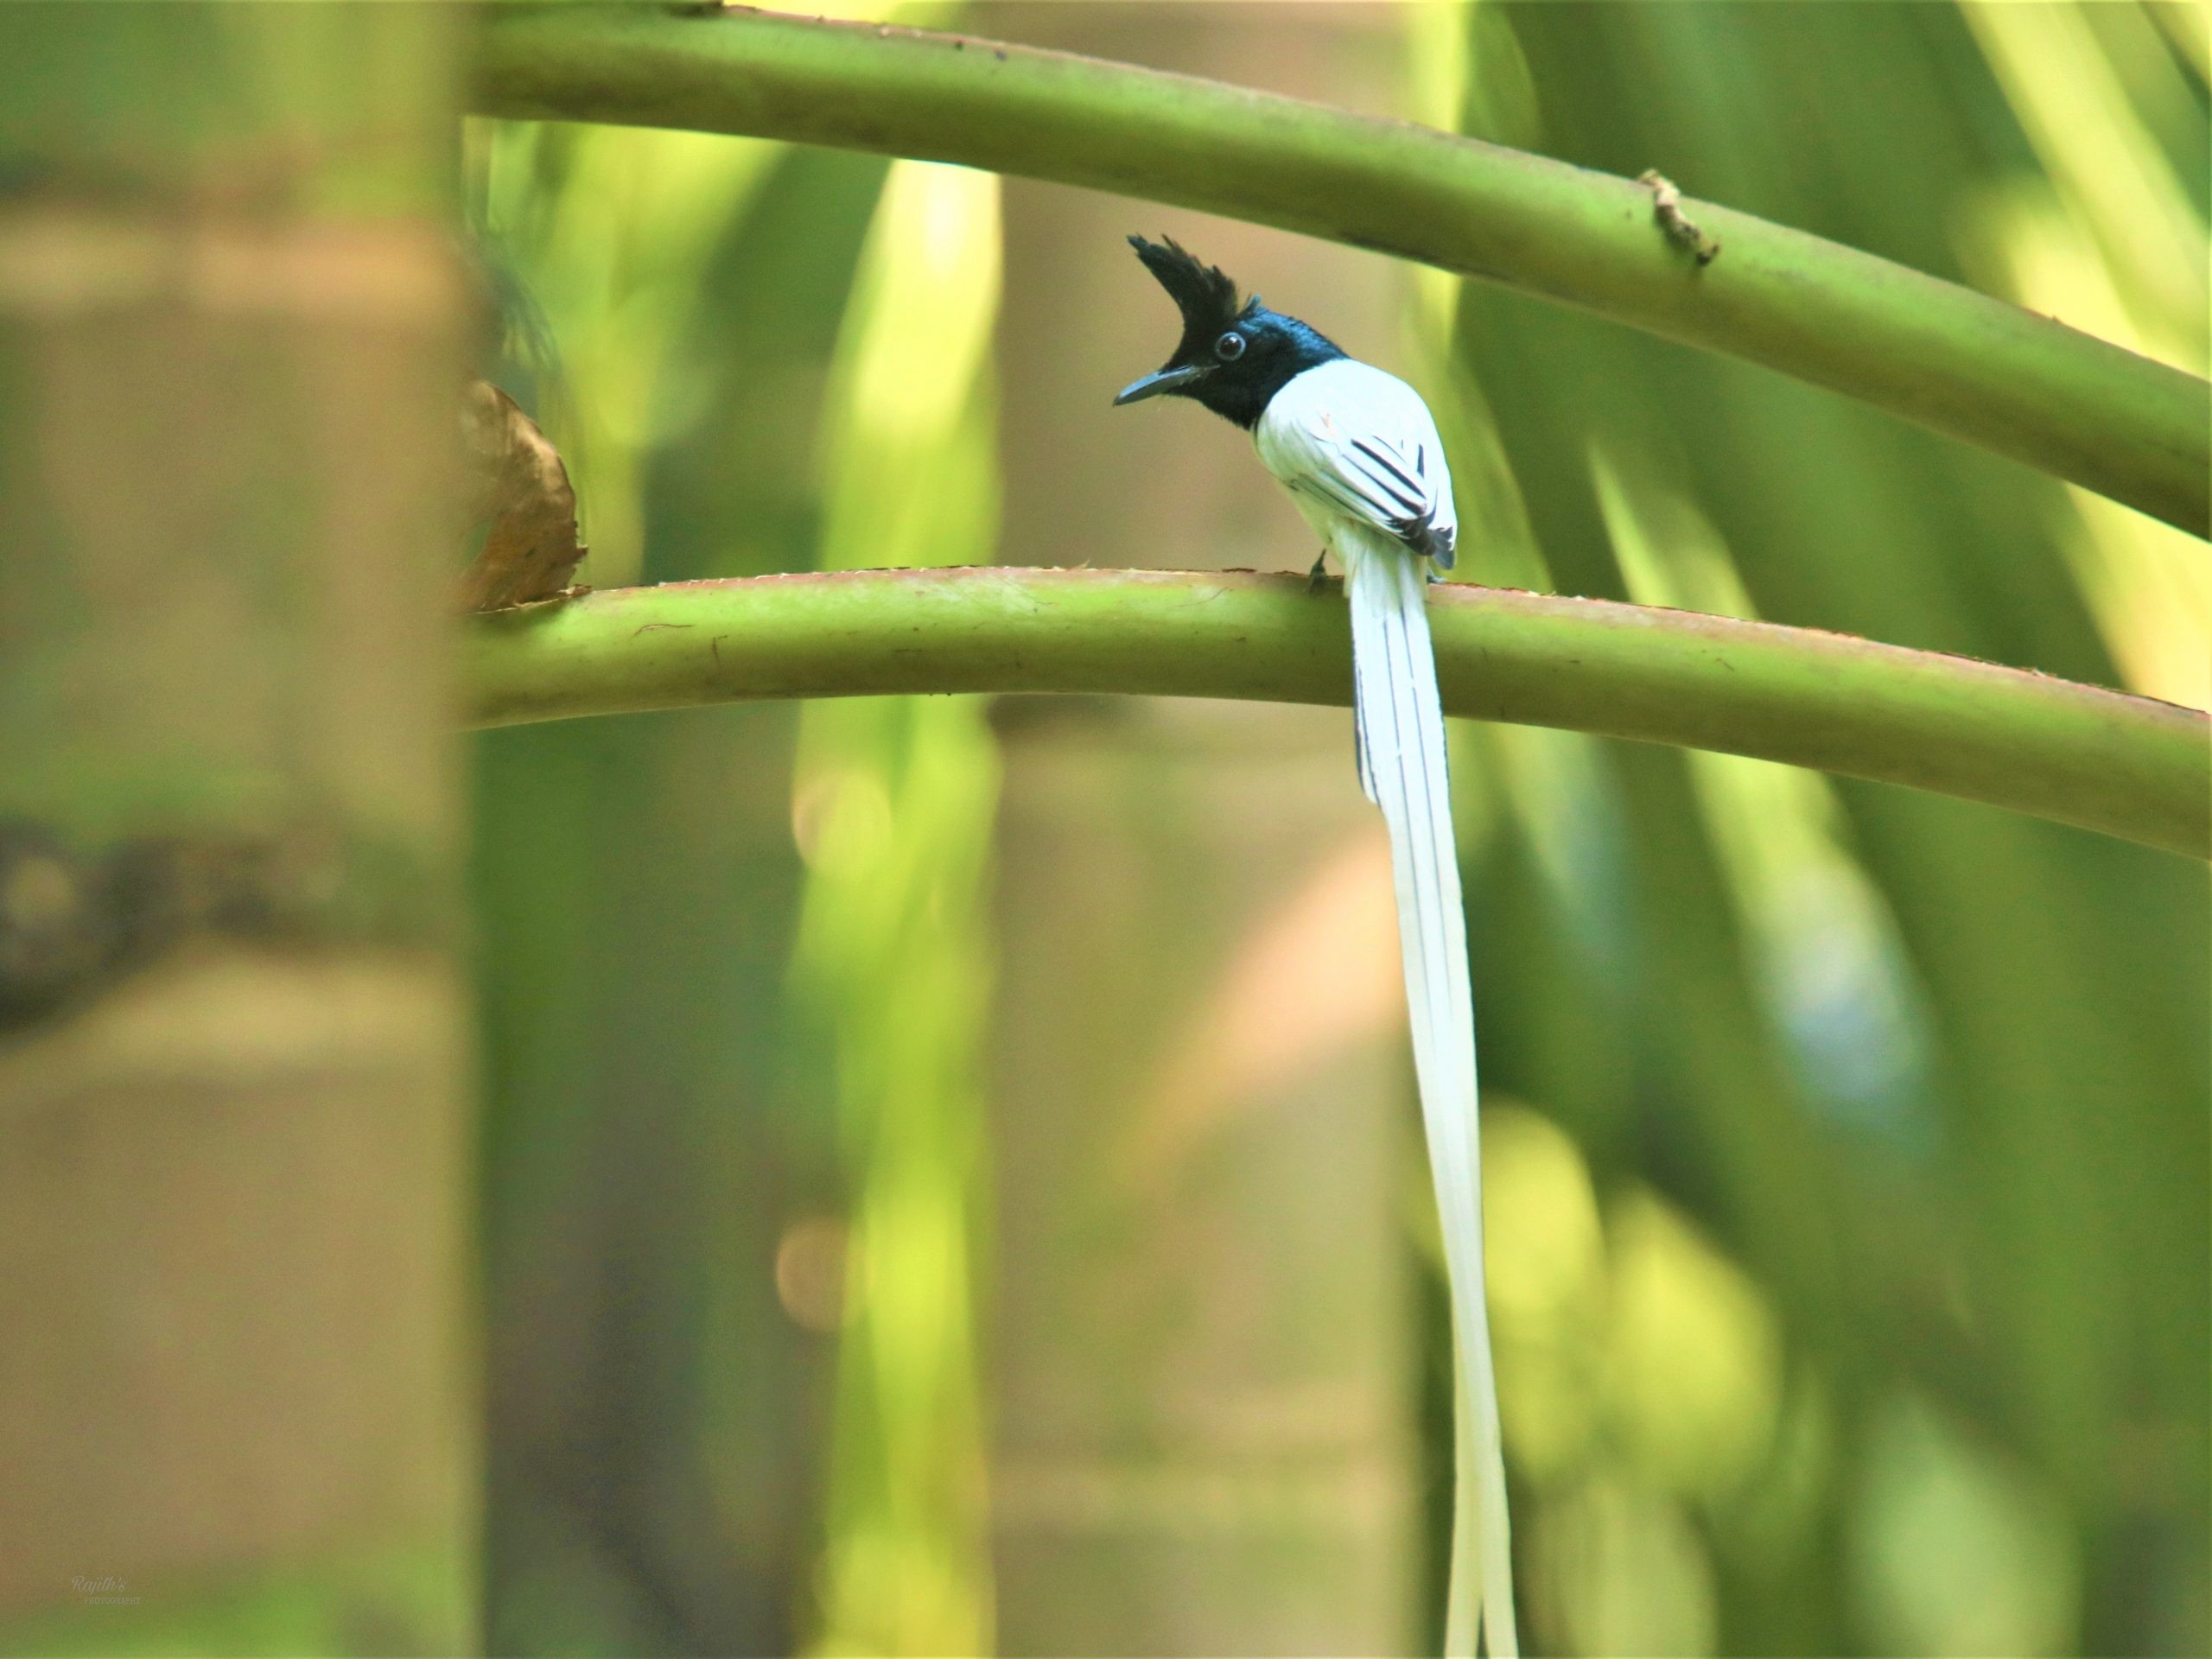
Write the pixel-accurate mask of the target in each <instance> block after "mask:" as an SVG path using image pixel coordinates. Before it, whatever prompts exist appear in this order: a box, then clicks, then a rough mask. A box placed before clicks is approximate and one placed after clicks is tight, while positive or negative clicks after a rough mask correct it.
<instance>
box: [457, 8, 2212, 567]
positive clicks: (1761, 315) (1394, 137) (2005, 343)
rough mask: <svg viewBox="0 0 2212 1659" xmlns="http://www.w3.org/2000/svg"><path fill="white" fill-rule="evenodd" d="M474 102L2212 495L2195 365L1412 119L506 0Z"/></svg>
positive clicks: (796, 26)
mask: <svg viewBox="0 0 2212 1659" xmlns="http://www.w3.org/2000/svg"><path fill="white" fill-rule="evenodd" d="M475 107H476V108H477V109H478V110H479V111H483V112H485V113H487V114H492V115H501V116H513V117H523V118H548V119H554V120H569V121H603V122H617V123H624V124H631V125H641V126H662V127H683V128H690V129H696V130H702V131H709V132H729V133H745V134H751V135H753V136H757V137H769V138H783V139H790V140H793V141H796V142H798V143H814V144H830V145H836V146H840V147H843V148H847V149H866V150H873V151H877V152H880V153H883V154H887V155H895V156H918V157H921V158H923V159H925V160H931V161H942V162H962V163H964V164H966V165H968V166H971V167H981V168H990V169H992V170H993V171H995V172H1001V173H1014V174H1021V175H1027V176H1030V177H1033V178H1040V179H1051V180H1055V181H1058V182H1060V183H1064V184H1076V185H1084V186H1088V187H1090V188H1094V189H1099V190H1110V191H1115V192H1117V193H1119V194H1124V195H1131V196H1140V197H1143V198H1145V199H1147V200H1153V201H1161V202H1170V203H1173V204H1175V205H1177V206H1180V207H1197V208H1203V209H1205V210H1206V211H1208V212H1210V213H1224V214H1227V215H1229V216H1230V217H1232V218H1236V219H1249V220H1252V221H1255V222H1256V223H1260V224H1266V225H1274V226H1281V227H1282V228H1283V229H1286V230H1292V231H1300V232H1306V233H1307V234H1309V235H1313V236H1320V237H1326V238H1331V239H1332V240H1335V241H1338V242H1347V243H1351V244H1353V245H1357V246H1360V247H1367V248H1373V249H1376V250H1379V251H1383V252H1387V253H1393V254H1399V255H1402V256H1404V257H1408V258H1412V259H1419V260H1423V261H1426V262H1427V263H1428V264H1433V265H1440V266H1442V267H1444V268H1445V269H1446V270H1456V271H1462V272H1465V273H1466V274H1467V275H1469V276H1472V277H1486V278H1488V279H1490V280H1491V281H1495V282H1498V283H1505V284H1507V285H1508V286H1510V287H1513V288H1518V289H1526V290H1528V291H1529V292H1530V293H1534V294H1541V295H1544V296H1548V297H1550V298H1552V299H1555V300H1562V301H1565V302H1568V303H1570V304H1573V305H1578V306H1582V307H1585V308H1588V309H1589V310H1592V311H1595V312H1597V313H1599V314H1600V315H1604V316H1608V317H1611V318H1613V319H1615V320H1617V321H1621V322H1626V323H1631V324H1634V325H1635V326H1636V327H1640V328H1645V329H1649V330H1650V331H1651V332H1652V333H1654V334H1662V335H1665V336H1667V337H1668V338H1669V339H1673V340H1682V341H1685V342H1687V343H1688V344H1690V345H1694V346H1703V347H1706V348H1707V349H1709V350H1713V351H1718V352H1725V353H1730V354H1732V355H1734V356H1737V357H1742V358H1747V359H1751V360H1752V361H1754V362H1758V363H1764V364H1765V365H1768V366H1769V367H1771V368H1776V369H1780V370H1783V371H1784V372H1788V373H1790V374H1794V375H1797V376H1800V377H1802V378H1804V379H1807V380H1810V381H1813V382H1815V384H1817V385H1824V386H1828V387H1832V388H1834V390H1836V391H1843V392H1847V393H1849V394H1851V395H1852V396H1853V397H1861V398H1864V399H1866V401H1867V402H1869V403H1872V404H1878V405H1879V406H1880V407H1882V408H1884V409H1887V410H1891V412H1893V413H1895V414H1898V415H1902V416H1905V417H1907V418H1908V419H1910V420H1914V421H1917V422H1919V423H1921V424H1922V425H1923V426H1927V427H1929V428H1932V429H1934V430H1936V431H1938V432H1942V433H1947V434H1948V435H1951V436H1953V437H1957V438H1963V439H1965V440H1966V441H1967V442H1971V443H1976V444H1980V445H1981V446H1982V447H1984V448H1988V449H1993V450H1995V451H1996V452H1997V453H1998V454H2004V455H2009V456H2012V458H2013V459H2015V460H2018V461H2025V462H2026V463H2027V464H2028V465H2030V466H2031V467H2037V468H2038V469H2040V470H2042V471H2044V472H2046V473H2052V474H2056V475H2058V476H2059V477H2062V478H2066V479H2070V480H2073V481H2074V482H2075V483H2077V484H2081V485H2083V486H2087V487H2088V488H2089V489H2092V490H2095V491H2098V492H2099V493H2102V494H2105V495H2108V496H2111V497H2112V498H2113V499H2115V500H2119V501H2124V502H2126V503H2127V504H2128V505H2131V506H2134V507H2139V508H2140V509H2141V510H2142V511H2144V512H2149V513H2153V514H2155V515H2157V516H2158V518H2164V520H2166V521H2167V522H2168V523H2169V524H2177V525H2179V526H2180V527H2181V528H2182V529H2183V530H2187V531H2191V532H2193V533H2195V534H2196V535H2199V536H2202V535H2204V534H2206V533H2207V518H2208V513H2212V505H2208V479H2212V391H2208V388H2207V386H2206V384H2205V383H2204V382H2203V381H2202V380H2200V379H2198V378H2196V377H2195V376H2194V375H2190V374H2185V373H2183V372H2181V371H2179V370H2177V369H2172V368H2169V367H2166V366H2165V365H2163V364H2158V363H2154V362H2152V361H2151V360H2150V359H2146V358H2142V357H2138V356H2136V355H2135V354H2134V353H2130V352H2126V351H2123V350H2121V349H2120V347H2118V346H2112V345H2109V344H2107V343H2106V342H2104V341H2102V340H2094V339H2092V338H2091V337H2090V336H2088V335H2087V334H2079V333H2076V332H2075V330H2073V329H2070V328H2068V327H2063V325H2061V324H2059V323H2056V322H2054V321H2050V319H2049V318H2046V317H2040V316H2037V315H2033V314H2031V313H2030V312H2027V311H2024V310H2022V309H2020V308H2018V307H2016V306H2012V305H2007V304H2005V303H2003V302H1999V301H1997V300H1993V299H1991V298H1988V297H1987V296H1984V295H1980V294H1976V293H1974V292H1972V291H1970V290H1969V289H1963V288H1960V287H1957V286H1956V285H1955V284H1953V283H1945V282H1940V281H1938V280H1936V278H1934V277H1928V276H1924V275H1923V274H1921V273H1920V272H1918V271H1914V270H1907V269H1905V268H1904V266H1901V265H1895V264H1890V263H1889V262H1888V261H1886V260H1883V259H1878V258H1875V257H1872V255H1870V254H1865V253H1859V252H1857V251H1854V250H1853V249H1850V248H1846V247H1841V246H1839V245H1836V244H1834V243H1833V242H1826V241H1822V240H1821V238H1818V237H1813V236H1807V235H1804V234H1803V233H1802V232H1796V231H1792V230H1788V229H1785V228H1783V226H1777V225H1770V224H1768V223H1766V222H1765V221H1764V220H1762V219H1754V218H1751V216H1749V215H1747V214H1744V213H1731V212H1729V211H1728V210H1727V209H1726V208H1723V207H1716V206H1713V204H1711V203H1707V202H1696V203H1693V204H1690V206H1689V211H1690V213H1691V214H1692V216H1693V217H1694V219H1696V221H1697V222H1698V223H1699V224H1700V226H1703V227H1704V229H1705V230H1706V231H1707V232H1708V233H1710V234H1711V235H1712V236H1713V237H1716V238H1719V241H1720V242H1721V244H1722V245H1723V246H1724V248H1725V251H1724V252H1723V253H1722V254H1721V255H1720V257H1719V258H1717V259H1715V260H1714V261H1713V263H1712V264H1709V265H1703V266H1700V265H1699V264H1697V263H1696V262H1695V260H1694V258H1693V257H1691V256H1690V255H1689V254H1688V252H1686V251H1684V250H1682V249H1681V248H1680V247H1678V246H1676V245H1675V244H1674V243H1672V242H1670V241H1669V239H1668V238H1667V236H1666V235H1665V234H1664V233H1663V232H1662V230H1661V229H1660V228H1659V226H1658V225H1657V224H1656V222H1655V220H1654V217H1653V199H1652V195H1651V193H1650V192H1649V190H1647V189H1645V188H1643V187H1642V186H1640V185H1637V184H1634V183H1631V182H1630V181H1627V180H1624V179H1619V178H1615V177H1612V176H1611V175H1606V174H1601V173H1592V172H1588V171H1586V170H1585V169H1583V168H1576V167H1570V166H1567V165H1566V164H1565V163H1563V162H1554V161H1550V160H1548V159H1546V158H1545V157H1542V156H1531V155H1527V154H1523V153H1522V152H1521V151H1518V150H1511V149H1501V148H1499V147H1497V146H1496V145H1492V144H1485V143H1478V142H1477V141H1475V140H1472V139H1467V138H1459V137H1452V136H1450V135H1448V134H1445V133H1440V132H1435V131H1432V130H1428V129H1427V128H1424V127H1418V126H1414V125H1410V124H1406V123H1402V122H1392V121H1379V120H1373V119H1370V118H1365V117H1361V116H1356V115H1351V114H1347V113H1345V112H1344V111H1339V110H1332V109H1328V108H1325V107H1324V106H1322V105H1313V104H1306V103H1301V102H1300V101H1298V100H1296V99H1287V98H1278V97H1274V96H1272V95H1270V94H1268V93H1263V92H1251V91H1248V90H1246V89H1245V88H1243V87H1238V86H1224V85H1222V84H1220V83H1218V82H1215V81H1208V80H1199V79H1192V78H1191V77H1188V76H1184V75H1172V74H1165V73H1160V72H1158V71H1155V70H1148V69H1140V68H1136V67H1131V66H1128V65H1125V64H1116V63H1105V62H1101V61H1098V60H1094V59H1090V58H1082V57H1076V56H1072V55H1070V54H1065V53H1059V52H1046V51H1039V50H1036V49H1034V48H1027V47H1020V46H1011V45H1002V44H999V43H997V42H994V41H977V40H970V39H965V38H963V37H961V36H958V35H941V34H932V33H928V32H925V31H922V30H917V29H893V28H889V27H887V26H882V25H874V24H850V23H832V22H821V21H819V20H816V19H809V18H799V17H786V16H779V15H776V14H773V13H767V12H753V11H747V10H735V9H733V10H723V9H721V8H713V7H709V8H703V9H702V8H695V7H683V8H670V9H663V8H659V7H652V6H640V5H634V4H626V5H617V6H612V7H607V6H596V5H567V4H549V5H540V4H519V5H501V6H495V7H491V8H489V9H487V10H486V14H485V17H484V32H483V40H482V43H481V48H480V62H479V67H478V86H477V92H476V95H475ZM1131 228H1132V229H1136V228H1140V227H1138V226H1131ZM1102 257H1103V255H1102ZM1131 280H1132V281H1133V282H1134V281H1135V280H1136V278H1135V277H1132V278H1131ZM1131 292H1132V294H1133V295H1134V294H1135V289H1132V290H1131Z"/></svg>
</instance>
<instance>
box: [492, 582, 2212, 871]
mask: <svg viewBox="0 0 2212 1659" xmlns="http://www.w3.org/2000/svg"><path fill="white" fill-rule="evenodd" d="M1430 601H1431V603H1430V607H1429V610H1430V614H1431V617H1432V618H1433V626H1434V631H1435V637H1436V656H1437V667H1438V671H1439V676H1440V679H1441V682H1442V684H1443V690H1444V701H1445V706H1446V709H1448V710H1449V711H1450V712H1451V713H1452V714H1455V715H1468V716H1471V717H1474V718H1477V719H1482V720H1503V721H1516V722H1518V723H1521V724H1524V725H1534V726H1558V727H1566V728H1571V729H1573V730H1577V731H1586V732H1597V733H1600V734H1605V735H1606V736H1609V737H1627V738H1636V739H1639V740H1641V741H1645V742H1653V743H1673V744H1680V745H1684V746H1687V747H1694V748H1704V749H1718V750H1721V751H1724V752H1726V753H1732V754H1745V755H1753V756H1757V757H1758V758H1759V759H1761V760H1782V761H1787V762H1789V763H1790V764H1792V765H1796V766H1814V767H1818V768H1820V769H1821V770H1822V771H1825V772H1842V773H1845V774H1847V775H1848V776H1851V777H1855V778H1869V779H1877V780H1878V781H1881V782H1884V783H1892V784H1904V785H1910V786H1913V787H1915V788H1919V789H1929V790H1936V791H1941V792H1942V793H1944V794H1947V795H1956V796H1960V797H1961V798H1965V799H1967V800H1974V801H1986V802H1988V803H1990V804H1993V805H1997V806H2004V807H2009V808H2011V809H2012V810H2015V811H2018V812H2026V813H2031V814H2032V815H2034V816H2036V817H2044V818H2050V819H2053V820H2056V822H2058V823H2071V824H2076V825H2079V826H2080V827H2082V829H2094V830H2098V831H2101V833H2103V834H2106V835H2112V836H2121V837H2123V838H2125V839H2126V840H2129V841H2136V842H2142V843H2143V844H2144V845H2145V846H2150V847H2159V848H2164V849H2166V850H2168V851H2170V852H2177V853H2182V854H2184V855H2189V856H2190V857H2195V858H2206V857H2212V741H2208V740H2212V723H2208V721H2207V720H2206V717H2205V716H2204V715H2202V714H2201V713H2199V712H2197V711H2196V710H2195V709H2179V708H2176V707H2174V706H2173V705H2172V704H2170V703H2163V702H2152V701H2151V700H2150V699H2148V698H2145V697H2132V696H2124V695H2122V694H2121V693H2119V692H2116V691H2107V690H2100V689H2098V688H2096V687H2094V686H2086V685H2075V684H2074V683H2070V682H2069V681H2065V680H2058V679H2052V678H2050V677H2047V676H2044V675H2040V674H2031V673H2026V672H2024V671H2020V670H2018V669H2012V668H2000V667H1997V666H1995V665H1993V664H1988V663H1979V662H1974V661H1970V660H1968V659H1967V658H1961V657H1945V656H1939V655H1936V653H1934V652H1921V651H1907V650H1904V649H1903V648H1901V647H1898V646H1896V645H1875V644H1872V643H1871V642H1869V641H1867V640H1864V639H1853V638H1851V637H1849V636H1847V635H1844V634H1834V633H1821V632H1814V631H1812V630H1809V629H1803V628H1785V627H1779V626H1775V625H1773V624H1770V623H1763V622H1739V621H1736V620H1732V619H1729V618H1726V617H1713V616H1700V615H1697V614H1694V613H1690V612H1687V611H1662V610H1652V609H1647V608H1645V607H1640V606H1635V605H1618V604H1614V603H1611V602H1610V601H1603V600H1589V599H1562V598H1558V597H1554V596H1552V595H1548V594H1524V593H1517V592H1514V591H1511V590H1509V589H1504V588H1473V587H1460V586H1451V587H1444V588H1436V589H1434V590H1433V592H1432V594H1431V595H1430ZM467 669H468V676H469V678H468V683H469V685H470V688H471V693H472V696H473V699H474V707H473V713H474V720H475V721H476V722H477V723H479V724H481V725H486V726H501V725H512V724H517V723H519V722H522V721H538V720H560V719H566V718H569V717H570V716H573V715H605V714H621V713H627V712H632V711H636V710H642V709H677V708H689V707H692V706H695V705H697V704H702V703H714V702H737V701H742V700H747V699H753V698H766V697H814V696H865V695H872V694H887V693H914V692H950V691H1060V692H1093V693H1097V692H1107V693H1113V692H1131V693H1138V694H1143V695H1151V696H1199V697H1243V698H1254V699H1262V700H1266V701H1271V702H1311V703H1336V704H1343V703H1345V702H1349V701H1350V698H1351V643H1350V630H1349V629H1348V628H1347V627H1346V626H1345V622H1344V607H1343V604H1342V601H1341V600H1340V598H1339V597H1338V589H1337V588H1336V586H1335V585H1334V584H1333V583H1332V584H1328V585H1325V587H1324V588H1322V590H1321V591H1320V592H1319V594H1309V593H1307V592H1306V588H1305V584H1304V582H1303V581H1302V579H1300V578H1297V577H1289V576H1268V575H1249V574H1242V573H1239V574H1230V575H1185V574H1180V573H1155V572H1145V571H1124V570H1049V569H964V570H862V571H850V572H844V573H842V574H837V575H788V576H760V577H755V578H753V579H752V580H750V581H743V582H679V583H675V584H672V585H671V586H667V587H660V588H616V589H613V590H611V591H608V592H605V593H599V594H592V595H591V596H590V597H589V598H588V599H583V600H580V601H574V602H571V603H568V604H562V605H551V606H543V607H531V608H530V609H527V610H524V611H518V612H510V613H505V614H503V615H495V616H489V617H481V618H478V619H476V620H474V624H473V626H472V627H471V630H470V633H469V638H468V642H467Z"/></svg>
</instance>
